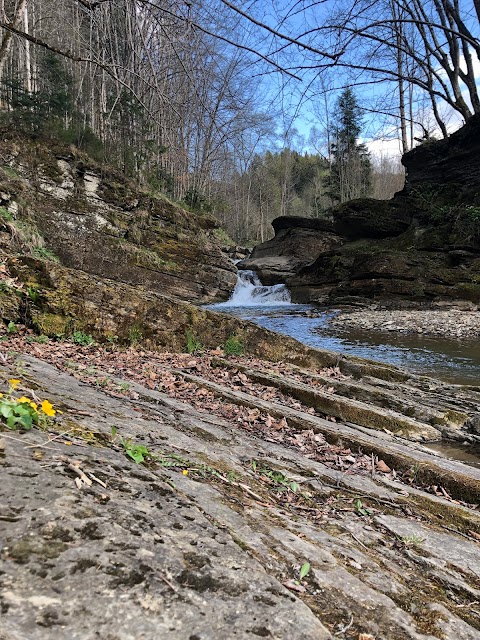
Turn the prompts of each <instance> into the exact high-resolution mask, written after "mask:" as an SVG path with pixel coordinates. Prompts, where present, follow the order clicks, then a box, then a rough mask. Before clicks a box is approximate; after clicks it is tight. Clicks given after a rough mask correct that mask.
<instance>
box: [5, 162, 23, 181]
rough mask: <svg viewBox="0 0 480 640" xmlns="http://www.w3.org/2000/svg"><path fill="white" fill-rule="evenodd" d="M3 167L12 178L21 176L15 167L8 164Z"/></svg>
mask: <svg viewBox="0 0 480 640" xmlns="http://www.w3.org/2000/svg"><path fill="white" fill-rule="evenodd" d="M2 169H3V170H4V171H5V173H6V174H7V175H8V176H10V178H18V177H19V176H20V174H19V173H18V172H17V171H15V169H13V168H12V167H9V166H8V165H4V166H3V167H2Z"/></svg>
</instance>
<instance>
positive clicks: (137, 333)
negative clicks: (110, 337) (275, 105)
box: [128, 324, 143, 347]
mask: <svg viewBox="0 0 480 640" xmlns="http://www.w3.org/2000/svg"><path fill="white" fill-rule="evenodd" d="M142 338H143V334H142V332H141V330H140V327H139V326H138V325H136V324H134V325H133V326H132V327H131V328H130V331H129V332H128V341H129V343H130V346H131V347H135V346H136V345H137V344H138V343H139V342H140V341H141V340H142Z"/></svg>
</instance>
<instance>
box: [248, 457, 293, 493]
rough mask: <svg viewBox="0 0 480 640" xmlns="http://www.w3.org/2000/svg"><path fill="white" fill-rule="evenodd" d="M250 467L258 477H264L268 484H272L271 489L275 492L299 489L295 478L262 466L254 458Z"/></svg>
mask: <svg viewBox="0 0 480 640" xmlns="http://www.w3.org/2000/svg"><path fill="white" fill-rule="evenodd" d="M251 467H252V470H253V471H254V472H255V473H258V474H259V475H260V477H263V478H265V479H266V480H267V481H268V483H269V484H270V485H273V489H274V491H276V492H277V493H282V492H292V493H297V492H298V490H299V489H300V485H299V484H298V482H295V480H292V479H291V478H288V477H287V476H286V475H285V474H284V473H282V472H281V471H274V470H272V469H269V468H268V467H264V466H263V465H261V464H260V463H258V462H257V461H256V460H252V462H251ZM302 495H303V494H302ZM304 497H305V496H304Z"/></svg>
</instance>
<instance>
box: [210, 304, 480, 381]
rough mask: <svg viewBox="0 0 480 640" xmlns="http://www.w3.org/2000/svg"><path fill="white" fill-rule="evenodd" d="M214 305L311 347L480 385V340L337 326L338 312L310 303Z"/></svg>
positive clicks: (215, 307) (445, 378)
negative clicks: (335, 319)
mask: <svg viewBox="0 0 480 640" xmlns="http://www.w3.org/2000/svg"><path fill="white" fill-rule="evenodd" d="M211 308H213V309H215V310H217V311H223V312H226V313H231V314H232V315H235V316H237V317H239V318H242V319H244V320H251V321H252V322H255V323H256V324H258V325H260V326H262V327H265V328H267V329H271V330H273V331H277V332H278V333H282V334H285V335H288V336H292V337H293V338H296V339H297V340H299V341H300V342H303V343H304V344H307V345H309V346H311V347H317V348H319V349H328V350H330V351H337V352H339V353H343V354H350V355H354V356H360V357H362V358H368V359H370V360H378V361H379V362H385V363H388V364H393V365H396V366H398V367H403V368H405V369H408V370H409V371H412V372H415V373H420V374H425V375H430V376H434V377H438V378H441V379H443V380H447V381H449V382H455V383H457V384H471V385H472V384H473V385H480V344H479V341H474V340H472V341H468V342H458V341H455V340H446V339H445V338H433V337H431V338H427V337H424V336H416V335H415V336H414V335H399V334H395V335H394V334H393V333H390V332H385V333H380V332H368V331H358V330H348V329H338V328H335V327H332V326H331V325H330V322H329V321H330V319H331V318H332V316H333V315H334V314H335V313H336V312H334V311H322V310H319V309H316V308H315V307H313V306H310V305H298V304H287V305H277V306H272V305H269V306H265V305H258V306H253V305H250V306H248V307H242V306H234V305H232V303H231V302H230V303H224V304H220V305H213V306H212V307H211Z"/></svg>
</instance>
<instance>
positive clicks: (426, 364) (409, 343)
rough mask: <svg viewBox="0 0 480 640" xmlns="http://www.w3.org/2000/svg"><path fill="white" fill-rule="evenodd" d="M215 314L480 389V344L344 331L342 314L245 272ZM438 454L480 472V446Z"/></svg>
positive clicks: (450, 447)
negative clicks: (335, 321)
mask: <svg viewBox="0 0 480 640" xmlns="http://www.w3.org/2000/svg"><path fill="white" fill-rule="evenodd" d="M209 308H210V309H213V310H215V311H222V312H225V313H230V314H232V315H234V316H236V317H238V318H242V319H243V320H250V321H252V322H255V323H256V324H258V325H260V326H262V327H265V328H266V329H271V330H272V331H276V332H277V333H280V334H284V335H287V336H291V337H292V338H296V339H297V340H299V341H300V342H303V343H304V344H306V345H308V346H310V347H316V348H319V349H327V350H329V351H336V352H338V353H341V354H350V355H354V356H359V357H361V358H368V359H369V360H376V361H378V362H384V363H387V364H393V365H395V366H397V367H402V368H404V369H407V370H408V371H410V372H412V373H417V374H421V375H428V376H432V377H436V378H440V379H441V380H445V381H447V382H452V383H455V384H466V385H475V386H480V344H479V343H478V341H475V342H474V341H469V342H460V341H456V340H448V339H445V338H436V337H435V338H434V337H426V336H416V335H399V334H395V335H393V333H391V332H387V331H386V332H384V333H383V332H368V331H363V332H362V331H358V330H349V329H339V328H337V327H333V326H331V324H330V321H331V319H332V317H333V316H334V315H335V314H336V313H338V311H337V310H334V309H322V308H320V307H316V306H313V305H305V304H293V303H292V302H291V301H290V294H289V292H288V289H286V287H285V285H275V286H273V287H266V286H264V285H262V283H261V282H260V280H259V279H258V277H257V276H256V274H255V273H254V272H253V271H239V273H238V281H237V284H236V286H235V290H234V292H233V293H232V296H231V297H230V300H228V301H227V302H222V303H220V304H215V305H210V306H209ZM428 446H429V447H430V448H431V449H432V450H433V451H435V452H437V453H440V454H442V455H444V456H446V457H448V458H453V459H456V460H461V461H462V462H464V463H465V464H468V465H472V466H477V467H478V466H480V450H479V447H478V446H471V445H462V444H461V443H443V442H441V443H434V444H432V445H431V446H430V445H428Z"/></svg>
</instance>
